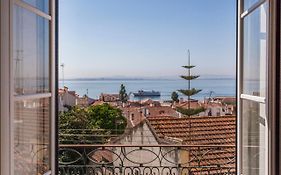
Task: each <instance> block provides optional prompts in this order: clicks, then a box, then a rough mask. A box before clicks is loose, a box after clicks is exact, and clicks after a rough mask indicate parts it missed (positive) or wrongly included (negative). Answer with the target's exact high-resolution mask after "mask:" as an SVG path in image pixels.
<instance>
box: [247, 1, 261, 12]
mask: <svg viewBox="0 0 281 175" xmlns="http://www.w3.org/2000/svg"><path fill="white" fill-rule="evenodd" d="M259 1H261V0H244V10H247V9H249V8H250V7H252V6H253V5H254V4H255V3H257V2H259Z"/></svg>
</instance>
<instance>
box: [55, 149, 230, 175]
mask: <svg viewBox="0 0 281 175" xmlns="http://www.w3.org/2000/svg"><path fill="white" fill-rule="evenodd" d="M75 154H76V155H78V156H77V157H76V158H75V156H73V155H75ZM59 156H62V157H63V156H66V157H67V159H68V160H70V161H68V162H64V161H63V160H64V159H63V158H62V157H59V159H60V162H59V163H60V164H59V174H60V175H121V174H126V175H196V174H235V173H236V167H235V161H236V159H235V158H236V155H235V146H194V145H191V146H190V145H154V146H151V145H146V146H144V145H86V146H84V147H83V145H62V146H61V147H60V150H59ZM71 156H73V160H72V161H71Z"/></svg>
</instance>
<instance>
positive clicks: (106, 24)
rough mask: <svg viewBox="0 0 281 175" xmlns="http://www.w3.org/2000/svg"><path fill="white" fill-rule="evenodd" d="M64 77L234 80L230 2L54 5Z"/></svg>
mask: <svg viewBox="0 0 281 175" xmlns="http://www.w3.org/2000/svg"><path fill="white" fill-rule="evenodd" d="M59 3H60V4H59V8H60V9H59V10H60V18H59V20H60V26H59V32H60V33H59V43H60V53H59V55H60V62H61V63H62V62H63V63H64V64H65V70H64V71H65V78H95V77H118V76H125V77H169V78H172V77H175V78H176V77H178V75H180V74H183V73H184V71H185V70H184V69H183V68H181V66H182V65H186V64H187V60H188V57H187V49H190V52H191V62H192V64H194V65H196V66H197V67H196V68H194V69H193V72H194V73H195V74H201V75H203V76H204V75H223V76H231V75H233V76H234V75H235V37H236V36H235V31H236V29H235V27H236V24H235V18H236V17H235V15H236V14H235V13H236V9H235V8H236V5H235V0H60V1H59Z"/></svg>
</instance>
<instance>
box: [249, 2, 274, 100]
mask: <svg viewBox="0 0 281 175" xmlns="http://www.w3.org/2000/svg"><path fill="white" fill-rule="evenodd" d="M267 13H268V12H267V4H265V5H262V6H261V7H259V8H258V9H256V10H255V11H254V12H253V13H251V14H250V15H249V16H247V17H245V19H244V46H243V48H244V50H243V52H244V55H243V57H244V58H243V93H244V94H248V95H255V96H262V97H265V87H266V86H265V83H266V81H265V80H266V59H267V27H266V26H267V20H266V17H267Z"/></svg>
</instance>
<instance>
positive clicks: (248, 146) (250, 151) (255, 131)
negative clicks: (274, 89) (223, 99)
mask: <svg viewBox="0 0 281 175" xmlns="http://www.w3.org/2000/svg"><path fill="white" fill-rule="evenodd" d="M242 105H243V106H242V107H243V108H242V136H243V139H242V144H243V146H242V159H243V164H242V166H243V174H245V175H259V174H260V175H262V174H266V172H267V171H266V167H267V158H268V157H267V151H268V150H267V142H268V140H267V138H268V133H267V119H266V117H265V116H266V115H265V104H260V103H257V102H252V101H248V100H243V101H242Z"/></svg>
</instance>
